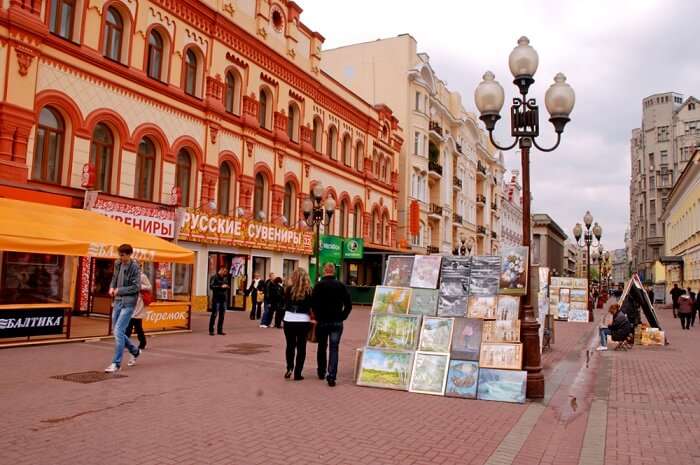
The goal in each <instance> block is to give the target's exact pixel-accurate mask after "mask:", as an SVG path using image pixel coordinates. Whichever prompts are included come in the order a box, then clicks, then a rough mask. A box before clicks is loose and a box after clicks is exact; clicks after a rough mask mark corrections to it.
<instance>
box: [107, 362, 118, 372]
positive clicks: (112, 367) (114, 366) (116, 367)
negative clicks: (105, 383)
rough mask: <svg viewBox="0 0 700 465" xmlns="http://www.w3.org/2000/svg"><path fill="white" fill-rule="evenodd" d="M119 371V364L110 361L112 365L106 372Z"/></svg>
mask: <svg viewBox="0 0 700 465" xmlns="http://www.w3.org/2000/svg"><path fill="white" fill-rule="evenodd" d="M118 371H119V365H117V364H116V363H110V365H109V366H108V367H107V368H105V373H116V372H118Z"/></svg>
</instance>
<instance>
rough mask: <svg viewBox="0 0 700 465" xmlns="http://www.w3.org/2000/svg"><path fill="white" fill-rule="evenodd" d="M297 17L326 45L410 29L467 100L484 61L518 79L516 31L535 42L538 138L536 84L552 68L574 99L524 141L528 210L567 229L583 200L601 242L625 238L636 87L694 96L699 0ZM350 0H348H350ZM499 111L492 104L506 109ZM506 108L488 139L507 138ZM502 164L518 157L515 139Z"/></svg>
mask: <svg viewBox="0 0 700 465" xmlns="http://www.w3.org/2000/svg"><path fill="white" fill-rule="evenodd" d="M298 3H299V5H300V6H301V7H302V8H303V9H304V12H303V13H302V16H301V20H302V22H303V23H305V24H306V25H307V26H308V27H310V28H311V29H312V30H315V31H318V32H320V33H321V34H322V35H323V36H324V37H325V38H326V41H325V43H324V49H330V48H335V47H338V46H342V45H348V44H353V43H358V42H366V41H370V40H375V39H380V38H388V37H394V36H396V35H398V34H403V33H409V34H411V35H412V36H413V37H414V38H415V39H416V40H417V42H418V51H419V52H424V53H427V54H428V55H429V56H430V62H431V65H432V67H433V69H434V70H435V72H436V73H437V75H438V77H439V78H440V79H442V80H443V81H445V82H446V83H447V85H448V88H450V89H451V90H452V91H457V92H459V93H460V94H461V95H462V103H463V104H464V106H465V108H466V109H467V110H468V111H473V112H475V113H476V112H477V111H476V106H475V105H474V89H475V88H476V86H477V85H478V84H479V82H480V81H481V77H482V75H483V73H484V72H485V71H486V70H490V71H493V72H494V74H495V75H496V80H498V81H499V82H500V83H501V85H502V86H503V87H504V89H505V91H506V104H505V105H504V110H505V111H507V107H508V105H509V102H510V101H511V100H512V97H513V95H514V93H515V91H516V88H515V86H513V84H512V80H513V79H512V76H511V74H510V70H509V68H508V55H509V54H510V52H511V50H512V49H513V47H515V46H516V45H517V40H518V38H519V37H520V36H522V35H525V36H527V37H528V38H529V39H530V45H532V46H533V47H534V48H535V49H536V50H537V52H538V54H539V68H538V70H537V73H536V74H535V81H536V82H535V84H534V85H533V86H532V87H531V89H530V93H529V94H528V95H529V96H531V97H534V98H536V99H537V101H538V103H539V104H540V137H539V139H538V143H539V144H540V145H544V146H545V147H546V146H549V145H551V144H552V143H553V142H554V140H555V137H554V131H553V129H552V126H551V124H549V122H548V119H549V116H548V114H547V111H546V109H545V106H544V94H545V92H546V90H547V88H548V87H549V85H550V84H551V83H552V82H553V77H554V75H555V74H556V73H557V72H559V71H561V72H563V73H564V74H565V75H566V76H567V82H569V84H571V86H572V87H573V88H574V91H575V92H576V106H575V107H574V110H573V112H572V114H571V122H570V123H569V124H568V126H567V127H566V129H565V131H564V134H563V140H562V143H561V145H560V146H559V148H558V149H557V150H555V151H554V152H551V153H542V152H538V151H536V150H533V151H532V152H531V155H530V156H531V160H532V162H531V166H530V173H531V188H532V194H533V205H532V211H533V213H548V214H549V215H550V216H551V217H552V218H554V220H555V221H556V222H557V223H558V224H559V225H560V226H561V227H562V229H564V231H566V232H567V233H569V235H570V236H571V235H572V234H571V229H572V228H573V226H574V225H575V224H576V223H577V222H583V220H582V218H583V215H584V214H585V213H586V210H590V211H591V213H592V214H593V217H594V221H597V222H599V223H600V225H601V226H602V227H603V239H602V243H603V246H604V247H605V248H606V249H609V250H611V249H616V248H622V247H624V233H625V229H626V228H627V227H628V224H629V178H630V161H629V157H630V150H629V139H630V134H631V131H632V129H634V128H636V127H639V126H640V124H641V111H642V99H643V98H644V97H646V96H648V95H651V94H654V93H659V92H671V91H673V92H679V93H681V94H683V95H684V96H685V97H686V98H687V97H688V96H690V95H694V96H696V97H700V59H699V58H698V57H699V56H700V55H698V50H699V49H700V34H698V32H697V19H698V17H700V2H699V1H698V0H631V1H628V0H588V1H585V2H584V1H580V0H561V1H548V0H547V1H545V0H528V1H522V0H519V1H511V0H493V1H490V2H487V1H479V2H477V1H473V0H432V1H430V2H425V1H419V0H405V1H401V2H399V1H395V0H381V1H378V0H372V1H369V0H355V1H353V2H350V3H348V2H340V1H338V0H299V1H298ZM348 5H352V8H347V6H348ZM506 114H507V113H504V112H503V111H502V113H501V115H502V116H503V115H506ZM508 126H509V121H508V118H502V119H501V120H500V121H499V124H498V125H497V126H496V139H497V140H498V141H500V142H501V143H502V144H504V145H506V144H509V141H510V140H511V139H510V133H509V131H510V128H509V127H508ZM504 158H505V162H506V167H507V168H508V169H519V166H520V158H519V156H518V154H517V153H516V152H515V151H511V152H507V153H504Z"/></svg>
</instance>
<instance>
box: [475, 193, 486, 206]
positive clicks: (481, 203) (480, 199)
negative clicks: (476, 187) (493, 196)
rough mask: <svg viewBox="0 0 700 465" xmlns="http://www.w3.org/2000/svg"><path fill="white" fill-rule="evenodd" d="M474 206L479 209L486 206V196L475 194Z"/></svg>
mask: <svg viewBox="0 0 700 465" xmlns="http://www.w3.org/2000/svg"><path fill="white" fill-rule="evenodd" d="M476 204H477V205H478V206H480V207H483V206H484V205H486V196H485V195H484V194H476Z"/></svg>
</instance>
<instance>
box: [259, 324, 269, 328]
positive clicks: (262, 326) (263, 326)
mask: <svg viewBox="0 0 700 465" xmlns="http://www.w3.org/2000/svg"><path fill="white" fill-rule="evenodd" d="M260 327H261V328H269V326H268V325H260Z"/></svg>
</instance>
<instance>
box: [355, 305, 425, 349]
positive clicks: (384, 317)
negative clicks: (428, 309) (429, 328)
mask: <svg viewBox="0 0 700 465" xmlns="http://www.w3.org/2000/svg"><path fill="white" fill-rule="evenodd" d="M420 319H421V316H420V315H393V314H390V313H374V314H372V316H371V318H370V320H369V334H368V335H367V345H368V346H369V347H378V348H384V349H395V350H415V349H416V346H417V345H418V335H419V331H420Z"/></svg>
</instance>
